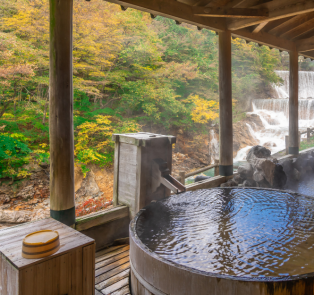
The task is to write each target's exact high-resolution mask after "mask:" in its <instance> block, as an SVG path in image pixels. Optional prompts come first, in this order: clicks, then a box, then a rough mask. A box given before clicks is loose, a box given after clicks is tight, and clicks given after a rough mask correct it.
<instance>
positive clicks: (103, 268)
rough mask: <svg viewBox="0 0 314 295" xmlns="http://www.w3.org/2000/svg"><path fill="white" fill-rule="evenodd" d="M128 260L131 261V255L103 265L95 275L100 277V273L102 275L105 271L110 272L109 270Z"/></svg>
mask: <svg viewBox="0 0 314 295" xmlns="http://www.w3.org/2000/svg"><path fill="white" fill-rule="evenodd" d="M128 261H129V257H125V258H122V259H120V260H119V261H116V262H114V263H111V264H109V265H106V266H104V267H101V268H99V269H97V270H96V271H95V276H96V277H98V276H99V275H101V274H103V273H105V272H108V271H109V270H112V269H114V268H116V267H118V266H120V265H122V264H124V263H126V262H128Z"/></svg>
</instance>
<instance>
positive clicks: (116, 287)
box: [101, 278, 129, 295]
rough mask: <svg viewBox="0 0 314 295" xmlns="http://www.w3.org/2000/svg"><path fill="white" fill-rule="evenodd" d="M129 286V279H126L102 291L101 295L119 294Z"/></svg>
mask: <svg viewBox="0 0 314 295" xmlns="http://www.w3.org/2000/svg"><path fill="white" fill-rule="evenodd" d="M128 286H129V278H124V279H122V280H120V281H118V282H117V283H115V284H113V285H111V286H109V287H107V288H105V289H103V290H101V293H103V294H105V295H110V294H112V293H114V292H117V291H119V290H120V289H122V288H124V287H128Z"/></svg>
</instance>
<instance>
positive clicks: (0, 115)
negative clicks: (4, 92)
mask: <svg viewBox="0 0 314 295" xmlns="http://www.w3.org/2000/svg"><path fill="white" fill-rule="evenodd" d="M10 102H11V101H7V102H6V103H5V104H4V106H3V109H2V110H1V111H0V119H1V117H2V116H3V115H4V113H5V111H6V110H7V108H8V107H9V104H10Z"/></svg>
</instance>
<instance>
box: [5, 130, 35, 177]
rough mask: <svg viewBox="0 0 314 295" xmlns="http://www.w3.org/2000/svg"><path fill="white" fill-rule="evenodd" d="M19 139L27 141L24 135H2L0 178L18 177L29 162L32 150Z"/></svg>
mask: <svg viewBox="0 0 314 295" xmlns="http://www.w3.org/2000/svg"><path fill="white" fill-rule="evenodd" d="M17 138H20V139H22V140H25V137H24V135H22V134H20V135H18V134H13V135H4V134H0V178H2V177H14V176H17V175H18V174H19V172H20V171H19V168H21V167H22V166H23V165H24V164H25V163H27V162H28V160H29V158H28V156H29V154H30V153H31V150H30V149H29V148H28V146H27V145H26V144H25V143H23V142H21V141H20V140H18V139H17Z"/></svg>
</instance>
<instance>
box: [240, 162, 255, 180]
mask: <svg viewBox="0 0 314 295" xmlns="http://www.w3.org/2000/svg"><path fill="white" fill-rule="evenodd" d="M238 173H239V175H240V177H241V178H243V179H248V178H252V176H253V167H252V165H251V164H249V163H247V164H245V165H241V166H240V167H239V168H238Z"/></svg>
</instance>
